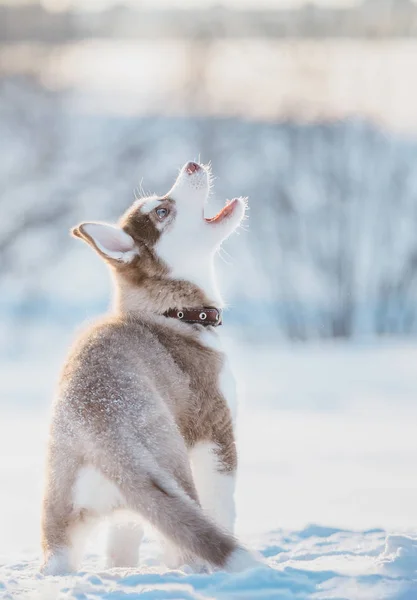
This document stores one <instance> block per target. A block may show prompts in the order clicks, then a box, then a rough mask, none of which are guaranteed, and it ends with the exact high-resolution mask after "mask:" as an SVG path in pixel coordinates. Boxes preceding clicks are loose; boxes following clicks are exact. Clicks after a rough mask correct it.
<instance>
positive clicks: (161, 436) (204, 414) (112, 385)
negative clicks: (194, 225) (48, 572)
mask: <svg viewBox="0 0 417 600" xmlns="http://www.w3.org/2000/svg"><path fill="white" fill-rule="evenodd" d="M154 200H157V201H158V199H154ZM159 202H160V204H158V207H159V206H162V207H169V211H170V212H169V218H168V219H166V222H164V223H160V222H158V219H157V216H156V213H155V211H152V212H146V211H142V210H141V205H140V204H138V203H135V204H134V205H133V207H131V208H130V209H129V210H128V211H127V212H126V214H125V215H124V216H123V217H122V219H121V221H120V226H121V227H122V229H123V230H124V231H125V232H126V233H127V234H128V235H129V236H131V238H132V239H133V240H134V242H135V247H136V249H137V250H138V255H134V256H133V257H131V259H130V260H129V262H123V260H118V259H117V256H118V255H117V253H116V254H115V255H114V256H115V258H110V257H109V256H107V255H106V254H105V253H104V252H103V251H102V250H101V249H100V246H99V245H97V244H96V243H95V240H94V239H93V238H92V237H91V236H90V235H89V234H88V229H86V228H85V227H84V226H83V225H80V226H78V227H76V228H75V229H74V230H73V234H74V235H75V236H77V237H81V238H83V239H84V240H85V241H87V242H88V243H89V244H90V245H92V246H93V247H94V248H95V249H96V251H97V252H98V253H99V254H100V255H101V256H102V257H103V258H104V259H105V260H106V261H107V263H108V264H109V266H110V267H111V269H112V272H113V277H114V279H115V283H116V289H117V299H116V312H115V314H113V315H112V316H109V317H107V318H105V319H102V320H101V321H99V322H97V323H96V324H95V325H93V326H92V327H90V328H89V329H87V331H86V332H84V333H83V334H81V336H80V337H79V338H78V340H77V341H76V342H75V344H74V345H73V347H72V350H71V352H70V355H69V357H68V360H67V361H66V364H65V366H64V369H63V371H62V375H61V379H60V384H59V389H58V394H57V399H56V402H55V404H54V409H53V417H52V426H51V435H50V443H49V453H48V477H47V485H46V490H45V499H44V504H43V520H42V534H43V541H42V544H43V549H44V555H45V563H46V564H48V560H49V558H50V557H51V556H52V557H53V556H54V555H56V554H57V553H59V552H60V551H61V549H62V548H66V547H71V544H72V539H73V536H74V535H75V533H77V531H78V529H82V527H84V526H85V525H87V524H90V523H93V522H94V521H95V520H96V519H97V518H98V517H100V516H102V514H103V511H104V512H107V513H111V512H113V511H114V510H118V509H119V508H128V509H131V510H133V511H135V512H137V513H139V514H141V515H142V516H143V517H145V519H147V520H148V521H150V522H151V523H152V524H153V525H155V526H156V527H157V528H158V529H159V530H160V531H161V532H162V533H163V534H164V535H165V536H166V537H167V538H168V539H172V541H173V542H174V543H175V544H177V545H179V546H180V547H181V548H183V549H184V550H185V551H187V552H189V553H191V555H193V556H197V557H200V558H202V559H204V560H207V561H208V562H209V563H210V564H212V565H216V566H224V565H225V564H226V562H227V560H228V558H229V557H230V556H231V554H232V553H233V552H234V551H235V550H237V549H238V548H239V546H238V544H237V542H236V541H235V539H234V538H233V536H232V535H231V534H230V533H226V532H225V531H223V530H222V529H221V528H219V527H218V526H217V525H215V524H214V523H213V522H211V521H210V520H209V519H208V518H207V517H206V516H205V514H204V513H203V512H202V510H201V508H200V506H199V498H198V494H197V491H196V488H195V485H194V481H193V477H192V474H191V468H190V463H189V459H188V451H189V450H190V449H192V448H193V447H194V446H195V445H196V444H198V443H199V442H209V443H212V444H213V446H214V448H215V452H216V454H217V459H218V470H219V472H223V473H233V472H234V471H235V470H236V466H237V455H236V447H235V440H234V433H233V423H232V416H231V413H230V410H229V408H228V405H227V402H226V399H225V398H224V397H223V395H222V392H221V390H220V388H219V384H218V382H219V375H220V371H221V369H222V366H223V363H224V360H225V357H224V356H223V354H222V353H221V352H219V351H217V350H214V349H212V348H211V347H209V346H207V345H205V344H204V343H203V341H202V337H201V334H202V332H203V331H204V328H203V327H202V326H201V325H190V324H186V323H181V322H178V321H176V320H173V319H168V318H166V317H163V316H161V314H162V313H163V312H165V311H166V310H168V309H175V308H178V309H179V308H195V307H199V306H207V305H214V303H213V302H212V299H211V298H208V297H207V296H206V294H205V293H204V291H203V290H202V289H200V288H199V287H198V286H196V285H194V284H193V283H191V282H188V281H183V280H178V279H172V278H170V276H169V269H168V266H167V265H166V264H164V263H163V262H162V261H161V260H160V259H159V258H158V255H157V253H156V244H157V242H158V240H159V238H160V236H161V235H162V234H163V232H164V229H165V228H169V227H170V226H172V223H173V221H174V219H175V212H176V206H175V202H174V201H172V200H171V199H170V198H169V197H163V198H160V199H159ZM128 239H129V238H128ZM205 333H206V332H205ZM87 465H88V466H92V467H93V468H94V469H96V470H97V471H98V472H99V473H101V475H102V476H104V477H105V478H106V480H108V481H109V482H111V484H112V485H113V484H114V485H115V486H116V488H117V490H119V491H120V494H121V495H120V496H117V497H116V496H115V499H114V500H112V501H111V504H109V505H108V506H105V507H104V508H101V509H100V511H98V512H97V511H95V509H94V508H93V509H92V508H91V507H90V508H89V507H88V506H86V507H84V506H81V507H79V506H76V505H75V504H74V499H73V495H74V485H75V481H76V478H77V474H78V473H79V471H80V468H82V467H83V466H87ZM109 502H110V501H109ZM70 566H72V565H70Z"/></svg>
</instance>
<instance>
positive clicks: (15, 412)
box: [0, 335, 417, 600]
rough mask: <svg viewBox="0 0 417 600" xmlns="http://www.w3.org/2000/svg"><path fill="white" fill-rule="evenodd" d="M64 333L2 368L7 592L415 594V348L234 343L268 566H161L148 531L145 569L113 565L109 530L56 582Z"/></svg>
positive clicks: (0, 573)
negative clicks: (50, 426)
mask: <svg viewBox="0 0 417 600" xmlns="http://www.w3.org/2000/svg"><path fill="white" fill-rule="evenodd" d="M46 337H47V336H46V335H45V338H46ZM66 341H67V340H66V338H65V336H63V338H62V339H61V341H60V343H59V344H58V350H56V351H55V352H54V353H51V354H50V353H49V352H48V353H47V352H45V350H44V349H43V347H42V345H43V340H42V339H41V338H39V353H38V359H36V358H35V359H34V358H31V359H30V360H28V361H27V362H23V361H20V362H3V363H2V364H1V365H0V380H1V382H2V399H1V403H0V488H1V494H0V598H1V599H8V600H26V599H28V600H30V599H42V600H49V599H51V600H52V599H55V598H72V599H76V600H93V599H97V598H105V599H108V600H110V599H111V600H125V599H126V600H133V599H134V598H139V597H140V598H144V599H145V598H153V599H158V600H163V599H168V598H170V599H174V598H175V599H177V600H188V599H191V598H192V599H199V600H201V599H208V598H210V599H214V598H215V599H223V598H227V599H228V600H229V599H240V598H250V599H254V598H261V599H267V598H268V599H274V600H290V599H291V600H300V599H304V598H306V599H307V598H320V599H325V598H328V599H330V598H332V599H337V600H341V599H348V600H365V599H366V600H388V599H390V600H393V599H395V600H415V599H416V598H417V510H416V507H417V478H416V463H417V442H416V434H415V425H416V422H417V420H416V417H417V410H416V408H417V404H416V401H415V399H416V398H417V371H416V365H417V344H415V343H414V344H413V343H405V342H400V341H398V342H389V343H388V342H387V343H380V344H378V345H376V344H375V343H369V344H367V343H362V344H355V345H353V344H350V345H344V344H335V343H329V344H309V345H295V346H282V347H278V346H276V347H260V346H250V347H249V346H245V345H242V346H241V345H237V344H236V345H235V347H234V349H233V356H234V360H235V363H236V367H237V370H238V372H239V380H240V382H241V388H242V389H241V396H242V402H241V406H240V416H239V451H240V463H241V466H240V476H239V483H238V491H237V506H238V524H237V525H238V526H237V529H238V533H239V535H240V537H241V538H242V539H243V540H244V541H245V542H246V543H247V544H249V545H251V546H253V547H254V548H256V549H257V550H259V551H261V552H262V553H263V555H264V556H265V557H266V559H267V561H268V563H269V564H270V566H271V567H273V568H272V569H271V570H267V569H260V570H255V571H250V572H246V573H243V574H240V575H227V574H225V573H216V574H213V575H193V574H190V573H186V574H183V573H180V572H174V571H169V572H167V571H166V570H165V569H164V568H163V567H162V565H161V563H160V562H159V560H158V546H157V544H156V543H155V542H154V541H153V539H152V537H151V536H150V537H149V539H147V541H146V542H145V544H144V546H143V551H142V561H141V567H140V568H138V569H137V570H134V571H132V570H130V571H125V570H112V571H105V570H104V567H103V558H102V554H101V551H102V547H103V543H104V538H105V525H104V526H103V527H102V528H101V529H100V530H99V531H98V532H97V535H95V536H94V539H92V540H91V542H90V545H89V548H88V553H87V557H86V560H85V563H84V566H83V571H82V572H81V573H79V574H78V575H76V576H73V577H67V578H48V577H43V576H41V575H40V574H39V573H38V568H39V559H40V555H39V508H40V496H41V487H42V469H43V455H44V446H45V439H46V431H47V414H48V409H49V402H50V397H51V393H52V388H53V382H54V379H55V378H56V374H57V370H58V368H59V363H60V360H61V359H62V352H63V351H64V348H65V344H66ZM312 523H320V525H312ZM414 536H415V538H416V539H414Z"/></svg>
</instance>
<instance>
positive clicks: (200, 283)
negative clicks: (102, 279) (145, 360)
mask: <svg viewBox="0 0 417 600" xmlns="http://www.w3.org/2000/svg"><path fill="white" fill-rule="evenodd" d="M187 270H188V273H187ZM172 275H177V277H175V278H174V277H172V276H171V277H168V276H167V277H145V278H144V279H143V280H142V282H141V284H140V285H137V284H135V283H133V282H131V281H129V280H128V279H126V278H124V277H123V275H121V274H120V273H118V272H114V273H113V281H114V290H115V293H114V309H115V311H116V312H117V313H119V314H127V313H153V314H163V313H164V312H166V311H167V310H170V309H182V308H200V307H204V306H205V307H207V306H212V307H215V308H219V309H220V308H222V307H223V304H224V303H223V300H222V298H221V296H220V293H219V290H218V287H217V284H216V280H215V273H214V266H213V263H212V261H207V263H206V264H204V265H203V264H200V265H199V269H198V270H194V272H192V270H191V268H190V266H188V267H186V266H185V268H184V270H183V271H182V273H181V274H180V273H178V274H172ZM178 275H182V276H183V277H182V278H181V277H178Z"/></svg>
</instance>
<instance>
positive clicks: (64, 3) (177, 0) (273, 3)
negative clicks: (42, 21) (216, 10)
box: [0, 0, 362, 10]
mask: <svg viewBox="0 0 417 600" xmlns="http://www.w3.org/2000/svg"><path fill="white" fill-rule="evenodd" d="M34 1H37V0H0V4H4V3H6V4H7V3H8V4H18V3H21V4H25V3H28V2H34ZM40 1H41V4H43V5H45V7H47V8H49V9H52V10H54V9H55V10H60V9H61V10H62V9H65V8H68V7H70V6H76V7H77V8H81V7H82V8H86V9H93V10H94V9H95V10H100V9H102V8H104V7H106V6H109V5H112V4H115V3H116V2H115V0H40ZM311 1H312V2H314V3H315V4H320V5H321V6H332V7H337V6H352V5H354V4H360V3H361V1H362V0H310V2H311ZM123 2H124V3H125V4H129V5H131V6H135V5H137V6H146V7H154V8H166V7H168V6H169V7H173V6H175V7H183V8H191V7H193V6H194V7H195V6H196V5H198V7H203V8H205V7H209V6H215V5H217V6H218V5H223V6H229V7H231V8H238V7H242V8H243V7H245V8H251V7H254V8H255V7H256V8H259V7H268V8H273V7H277V8H290V7H293V8H296V7H298V6H301V5H302V4H306V0H123Z"/></svg>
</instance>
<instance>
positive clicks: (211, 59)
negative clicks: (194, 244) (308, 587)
mask: <svg viewBox="0 0 417 600" xmlns="http://www.w3.org/2000/svg"><path fill="white" fill-rule="evenodd" d="M416 72H417V3H415V2H413V1H411V0H363V1H361V0H356V1H354V0H351V1H349V0H340V1H337V0H333V1H331V0H316V1H314V2H313V1H311V2H309V3H305V2H303V1H302V0H292V1H291V0H223V1H221V2H220V1H219V0H215V1H210V0H200V1H199V2H193V1H192V0H172V1H169V0H147V1H145V0H143V1H139V0H138V1H134V0H130V1H129V0H124V1H112V0H42V2H39V1H37V2H36V1H30V0H0V210H1V219H0V290H1V294H0V382H1V386H2V387H1V395H0V409H1V410H0V457H2V456H3V459H0V482H1V487H2V497H1V499H0V501H1V502H0V531H2V539H3V542H2V543H3V546H6V547H7V548H10V544H12V543H13V544H15V545H16V546H19V547H22V546H23V545H24V544H29V542H28V539H30V540H32V542H33V547H35V548H37V545H36V544H37V539H38V538H37V537H36V534H37V531H38V525H39V516H38V515H39V502H40V496H41V490H42V474H43V460H44V458H43V457H44V441H45V439H46V435H47V423H48V420H47V416H46V415H47V411H49V406H50V403H51V398H52V395H53V385H54V382H55V380H56V378H57V374H58V371H59V368H60V364H61V363H62V360H63V357H64V355H65V353H66V351H67V348H68V344H69V343H70V341H71V339H72V337H73V335H74V332H75V331H76V330H77V329H78V328H79V327H80V326H81V324H82V323H84V322H85V321H86V320H89V319H92V318H94V317H95V316H96V315H97V314H99V313H101V312H103V310H105V309H106V307H107V306H108V304H109V298H110V278H109V276H108V272H107V269H106V267H105V266H104V264H103V263H102V262H101V261H100V259H99V258H98V257H97V256H96V255H95V253H94V252H92V251H91V249H89V248H88V247H87V246H86V245H85V244H82V243H81V242H79V241H77V240H74V239H72V238H71V237H70V236H69V233H68V231H69V229H70V227H72V226H74V225H75V224H76V223H78V222H79V221H81V220H107V219H108V220H116V219H117V218H118V217H119V216H120V214H121V213H122V212H123V211H124V210H125V209H126V208H127V207H128V206H129V205H130V204H131V202H132V201H133V199H134V197H135V194H136V195H138V194H140V193H141V192H142V191H144V192H156V193H158V194H164V193H165V192H166V191H168V189H169V187H170V186H171V184H172V182H173V180H174V178H175V177H176V174H177V169H178V168H179V167H180V166H181V165H182V164H183V163H184V162H185V161H187V160H190V159H198V158H199V157H200V158H201V160H202V161H204V162H206V161H209V160H211V161H212V164H213V172H214V175H215V177H216V179H215V182H214V183H215V187H214V194H213V197H212V199H211V200H210V205H209V207H208V210H209V211H210V215H213V214H215V212H216V211H217V209H218V208H220V207H221V206H223V203H224V200H225V198H232V197H234V196H237V195H245V196H249V201H250V218H249V220H248V221H247V224H246V226H245V229H242V230H241V231H240V235H236V236H233V237H232V238H231V239H230V240H229V241H228V242H227V244H225V247H224V251H222V252H221V254H220V256H219V257H218V260H217V263H218V264H217V266H218V272H219V275H220V278H221V289H222V290H223V293H224V297H225V299H226V301H227V302H228V304H229V306H230V308H231V310H230V311H229V312H228V314H227V316H226V319H225V322H226V324H227V328H226V326H225V327H224V329H225V331H224V333H226V329H229V330H230V331H231V333H232V336H231V337H232V338H233V339H234V340H235V343H234V344H232V350H234V351H235V352H234V353H233V352H232V355H233V356H234V357H235V358H234V360H235V368H236V369H237V372H238V380H239V382H240V384H241V389H242V393H241V397H242V399H243V401H242V403H241V412H240V419H239V421H238V430H239V432H240V433H239V436H240V437H239V440H240V441H239V452H240V461H241V469H240V475H239V477H240V479H239V484H238V494H237V498H238V515H239V521H238V522H239V528H240V529H252V530H256V531H260V530H261V529H270V528H271V527H282V526H285V527H302V526H304V525H305V524H306V523H308V522H311V521H313V522H321V523H326V524H332V525H336V526H339V525H343V526H347V527H366V528H369V527H372V526H380V525H382V526H384V527H392V528H398V527H408V528H409V527H414V528H417V521H416V518H417V517H416V512H415V506H416V503H417V482H416V480H415V478H413V476H412V474H414V473H415V464H416V460H417V447H416V443H415V423H416V422H417V421H416V418H417V404H416V397H417V378H416V375H415V373H416V364H417V338H416V333H417V78H416ZM282 491H283V493H281V492H282ZM260 498H262V510H258V507H259V499H260ZM17 524H18V525H19V526H17ZM29 532H31V534H30V535H29ZM32 542H30V543H32ZM1 550H2V546H1V545H0V552H1ZM6 551H8V550H6Z"/></svg>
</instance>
